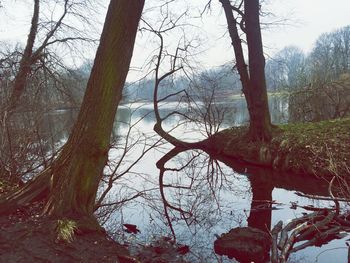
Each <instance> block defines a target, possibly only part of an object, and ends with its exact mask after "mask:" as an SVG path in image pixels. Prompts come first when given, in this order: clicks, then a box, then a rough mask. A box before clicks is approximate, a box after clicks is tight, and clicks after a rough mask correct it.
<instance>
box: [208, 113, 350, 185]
mask: <svg viewBox="0 0 350 263" xmlns="http://www.w3.org/2000/svg"><path fill="white" fill-rule="evenodd" d="M246 131H247V127H234V128H230V129H226V130H223V131H221V132H219V133H218V134H217V135H215V136H214V143H213V145H214V148H215V149H216V150H217V152H219V153H220V154H224V155H226V156H228V157H231V158H236V159H239V160H241V161H245V162H247V163H251V164H255V165H261V166H266V167H272V168H273V169H275V170H280V171H285V172H293V173H298V174H310V175H315V176H320V177H332V176H346V177H349V178H350V151H349V149H350V118H345V119H338V120H329V121H321V122H315V123H297V124H285V125H279V126H277V127H276V128H275V129H274V130H273V139H272V141H271V142H270V143H256V142H251V141H249V140H248V139H247V138H245V136H244V134H245V133H246Z"/></svg>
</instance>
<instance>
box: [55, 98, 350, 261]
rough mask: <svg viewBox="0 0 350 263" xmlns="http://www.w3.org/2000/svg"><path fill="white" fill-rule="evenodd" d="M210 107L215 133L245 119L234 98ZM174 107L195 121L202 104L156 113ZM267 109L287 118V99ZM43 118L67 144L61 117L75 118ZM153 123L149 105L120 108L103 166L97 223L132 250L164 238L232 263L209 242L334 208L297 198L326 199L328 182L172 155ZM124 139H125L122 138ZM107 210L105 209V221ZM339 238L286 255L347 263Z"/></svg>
mask: <svg viewBox="0 0 350 263" xmlns="http://www.w3.org/2000/svg"><path fill="white" fill-rule="evenodd" d="M198 105H199V104H198ZM216 106H217V107H218V108H220V110H218V112H222V111H225V118H224V119H222V120H221V121H220V122H218V123H220V127H218V128H217V129H223V128H226V127H229V126H232V125H239V124H242V123H243V124H244V123H246V122H247V120H248V114H247V111H246V110H245V109H244V108H245V103H244V101H243V100H237V101H236V103H235V104H234V105H228V104H225V105H219V104H218V105H216ZM174 108H177V109H178V110H179V111H180V112H188V113H189V114H191V113H192V114H193V115H194V116H197V117H198V116H200V115H201V112H200V111H201V110H200V109H201V105H199V106H198V109H197V110H198V111H197V110H196V109H192V108H191V110H190V111H188V107H187V105H185V104H179V105H178V104H175V103H169V104H164V105H162V106H161V113H162V115H163V116H165V115H167V114H169V113H170V112H171V111H172V110H173V109H174ZM270 108H271V110H272V119H273V122H274V123H285V122H287V121H288V100H286V99H278V98H275V99H273V98H272V99H270ZM222 109H224V110H222ZM49 115H50V117H49V119H51V124H50V125H49V126H50V129H52V127H53V126H55V125H56V126H57V127H58V128H57V129H56V131H57V132H56V133H55V134H56V135H55V139H54V140H55V143H56V144H57V145H59V144H62V143H63V142H64V141H65V140H66V139H67V136H68V132H67V130H66V129H67V127H68V126H69V125H66V124H64V125H63V124H62V123H64V121H63V120H64V119H65V118H64V116H66V117H67V120H68V119H70V120H72V119H74V117H72V116H73V115H72V113H69V112H55V113H54V114H49ZM68 117H69V118H68ZM56 118H58V119H56ZM55 120H59V122H60V124H59V123H57V122H56V121H55ZM68 122H70V121H68ZM56 123H57V124H56ZM154 123H155V120H154V115H153V106H152V104H150V103H134V104H126V105H121V106H120V107H119V109H118V116H117V121H116V123H115V127H114V134H113V138H114V140H113V141H114V144H113V148H112V149H111V151H110V153H109V160H110V161H109V165H108V166H107V167H106V168H105V174H106V176H105V178H104V179H105V183H103V184H102V185H101V189H100V194H101V193H102V192H103V190H104V189H105V188H106V186H107V185H108V179H109V178H110V177H111V176H112V177H113V178H114V179H115V181H114V183H113V187H112V189H111V191H109V193H108V194H107V195H106V199H105V200H106V201H105V203H111V204H112V205H111V206H106V207H102V209H101V210H100V211H99V215H104V216H103V217H101V222H102V223H103V224H104V226H105V227H106V229H107V231H108V232H109V233H110V234H111V235H112V236H113V237H114V238H116V239H117V240H118V241H119V242H122V243H128V244H130V247H131V250H133V249H134V250H136V249H137V245H138V244H143V245H145V244H150V243H152V242H156V240H160V239H161V238H162V237H169V238H176V242H177V243H180V244H184V245H188V246H189V248H190V253H188V254H187V255H186V259H187V260H188V261H189V262H233V261H232V260H229V259H228V258H226V257H221V256H218V255H216V254H215V252H214V246H213V244H214V241H215V240H216V237H217V236H218V235H221V234H222V233H226V232H228V231H229V230H230V229H232V228H235V227H237V226H252V227H255V228H259V229H262V230H264V231H268V230H271V229H272V227H273V226H274V225H275V224H276V223H277V222H278V221H279V220H282V221H283V222H284V223H286V222H288V221H290V220H292V219H294V218H296V217H299V216H301V215H302V214H303V213H305V212H308V211H305V210H304V209H302V208H300V206H303V205H314V206H317V207H329V206H330V205H332V203H330V202H329V201H319V200H313V199H308V198H305V197H301V196H299V195H297V194H296V191H297V192H301V193H304V194H309V195H322V196H327V195H328V184H327V182H324V181H320V180H316V179H314V178H304V177H302V176H298V175H293V174H280V173H277V172H274V171H272V170H270V169H263V168H259V167H253V166H247V165H245V164H243V163H239V162H237V161H235V160H230V159H225V158H223V157H222V156H211V155H209V154H207V153H205V152H203V151H199V150H188V151H184V152H176V153H174V154H172V152H171V150H172V149H173V147H172V146H171V145H169V144H168V143H166V142H164V141H162V140H160V138H159V137H158V136H157V135H156V134H155V133H154V132H153V125H154ZM163 127H164V129H165V130H169V131H171V134H172V135H174V136H175V137H177V138H179V139H181V140H186V141H196V140H199V139H203V138H205V135H206V134H207V133H208V130H209V129H208V127H205V126H204V125H202V124H200V122H199V121H198V122H194V121H190V122H189V121H185V120H184V119H183V118H182V117H181V116H176V115H171V117H170V118H169V119H167V120H166V121H165V122H164V125H163ZM215 129H216V128H215ZM126 134H129V136H128V137H127V138H126V137H125V135H126ZM124 148H127V151H124V150H123V149H124ZM169 152H170V154H169ZM160 160H161V161H162V162H164V166H162V168H163V169H162V173H160V169H158V168H157V165H156V164H157V162H158V161H160ZM136 161H137V162H136ZM135 162H136V163H135ZM159 164H160V163H158V165H159ZM106 211H108V212H111V214H109V215H108V216H107V217H106V216H105V215H106V214H104V213H105V212H106ZM102 218H103V219H102ZM125 223H128V224H134V225H137V227H138V229H139V230H140V231H141V232H140V233H138V234H136V235H134V234H130V233H126V232H125V231H124V230H123V224H125ZM345 240H346V238H343V239H340V240H333V241H331V242H330V243H328V244H326V245H323V246H322V247H309V248H306V249H304V250H301V251H299V252H297V253H295V254H292V256H291V260H290V262H324V263H329V262H347V252H348V250H347V246H346V244H345ZM174 257H175V256H174ZM174 259H175V258H174Z"/></svg>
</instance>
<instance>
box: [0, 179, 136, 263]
mask: <svg viewBox="0 0 350 263" xmlns="http://www.w3.org/2000/svg"><path fill="white" fill-rule="evenodd" d="M14 187H16V186H10V185H9V184H8V183H4V181H2V183H1V184H0V195H2V194H4V193H6V192H8V191H10V190H11V189H13V188H14ZM42 208H43V202H37V203H35V204H33V205H31V206H30V207H28V208H22V209H18V210H17V211H16V212H15V213H12V214H9V215H2V216H0V262H9V263H12V262H16V263H17V262H23V263H24V262H25V263H28V262H36V263H37V262H39V263H41V262H45V263H48V262H52V263H65V262H67V263H68V262H91V263H92V262H113V263H116V262H120V263H124V262H125V263H128V262H137V261H136V260H134V259H133V258H132V257H130V256H129V252H128V250H127V249H126V248H125V247H123V246H122V245H120V244H118V243H116V242H115V241H113V240H112V239H111V238H109V237H108V235H107V234H105V233H102V232H100V233H79V232H77V233H75V234H74V236H71V235H70V233H69V231H68V232H67V229H64V228H62V229H60V230H58V220H53V219H49V218H46V217H43V216H41V215H40V212H41V211H42ZM68 228H69V226H68Z"/></svg>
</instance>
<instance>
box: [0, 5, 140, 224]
mask: <svg viewBox="0 0 350 263" xmlns="http://www.w3.org/2000/svg"><path fill="white" fill-rule="evenodd" d="M143 5H144V0H133V1H130V0H111V2H110V5H109V8H108V12H107V17H106V20H105V24H104V28H103V32H102V35H101V39H100V45H99V47H98V50H97V53H96V57H95V61H94V66H93V68H92V71H91V75H90V78H89V81H88V84H87V90H86V93H85V96H84V100H83V103H82V106H81V110H80V112H79V115H78V119H77V122H76V123H75V125H74V127H73V130H72V133H71V135H70V137H69V139H68V141H67V143H66V144H65V146H64V148H63V150H62V152H61V153H60V155H59V156H58V158H57V159H56V160H55V161H54V163H53V164H52V166H51V167H49V168H48V169H47V170H46V171H44V172H43V173H41V174H39V175H38V177H37V178H36V179H34V181H32V182H30V183H29V184H27V185H25V186H24V187H23V188H21V189H19V190H18V191H17V192H16V193H14V194H12V195H11V196H9V197H7V198H6V200H5V201H4V200H3V202H2V204H0V212H1V211H4V208H5V207H6V206H7V207H9V205H10V206H12V207H16V206H18V205H25V204H26V203H28V202H31V201H33V200H34V199H36V198H38V197H39V196H40V195H41V196H44V197H46V198H47V203H46V206H45V209H44V213H45V214H47V215H50V216H53V217H68V218H74V219H78V220H80V219H84V220H85V219H88V221H91V219H92V221H91V222H93V223H95V220H94V217H93V212H94V206H95V198H96V193H97V189H98V185H99V182H100V179H101V175H102V172H103V168H104V166H105V164H106V162H107V154H108V150H109V143H110V136H111V132H112V127H113V122H114V118H115V113H116V110H117V107H118V103H119V101H120V99H121V96H122V89H123V86H124V82H125V79H126V76H127V73H128V70H129V65H130V61H131V57H132V52H133V46H134V42H135V37H136V32H137V27H138V23H139V20H140V17H141V13H142V9H143ZM33 192H35V194H34V195H33ZM93 225H94V224H92V226H93ZM95 226H97V224H95Z"/></svg>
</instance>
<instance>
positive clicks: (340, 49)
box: [266, 26, 350, 91]
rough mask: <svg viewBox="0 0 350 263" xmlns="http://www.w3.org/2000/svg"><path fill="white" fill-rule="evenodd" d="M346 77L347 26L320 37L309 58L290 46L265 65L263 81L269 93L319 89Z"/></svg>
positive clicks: (349, 54) (349, 64)
mask: <svg viewBox="0 0 350 263" xmlns="http://www.w3.org/2000/svg"><path fill="white" fill-rule="evenodd" d="M349 73H350V26H346V27H343V28H341V29H338V30H335V31H333V32H331V33H324V34H322V35H321V36H320V37H319V38H318V39H317V40H316V42H315V45H314V48H313V49H312V51H311V52H310V53H309V54H305V53H304V52H303V51H302V50H301V49H299V48H298V47H295V46H289V47H285V48H284V49H282V50H281V51H280V52H278V53H277V54H276V55H275V56H274V57H273V58H271V59H269V60H268V61H267V63H266V80H267V85H268V89H269V90H271V91H276V90H281V89H287V90H295V89H297V88H302V87H305V86H307V85H319V86H322V85H324V84H326V83H329V82H332V81H336V80H338V79H339V78H340V77H341V75H343V74H349Z"/></svg>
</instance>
